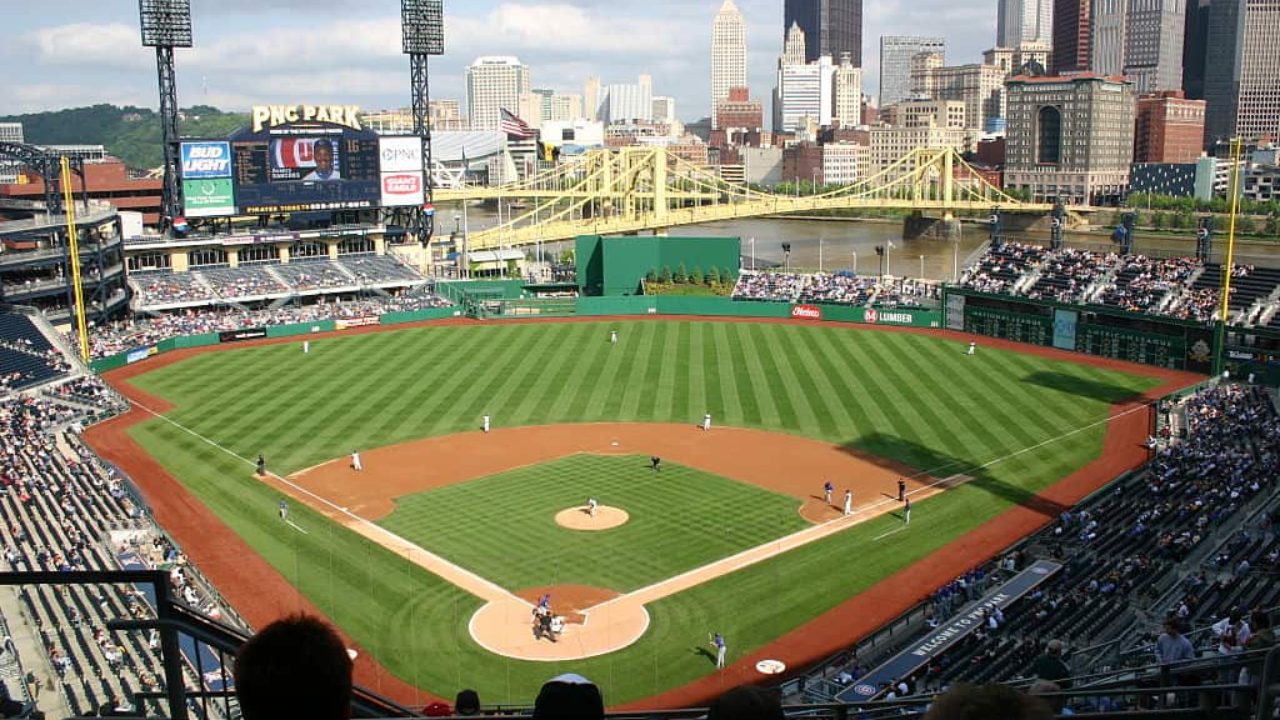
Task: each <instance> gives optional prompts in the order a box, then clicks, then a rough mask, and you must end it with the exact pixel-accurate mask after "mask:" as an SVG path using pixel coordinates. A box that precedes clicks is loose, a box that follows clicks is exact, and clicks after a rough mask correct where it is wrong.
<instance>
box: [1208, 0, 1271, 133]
mask: <svg viewBox="0 0 1280 720" xmlns="http://www.w3.org/2000/svg"><path fill="white" fill-rule="evenodd" d="M1209 38H1210V40H1211V42H1210V43H1209V45H1208V49H1207V51H1206V53H1205V55H1206V57H1205V71H1204V99H1205V100H1206V101H1207V103H1208V108H1207V111H1206V113H1205V124H1204V125H1205V127H1204V132H1205V139H1206V140H1207V141H1208V142H1209V143H1214V142H1217V141H1219V140H1226V139H1229V138H1231V137H1234V136H1237V135H1238V136H1240V137H1243V138H1244V139H1246V140H1256V139H1257V138H1259V137H1261V136H1262V135H1264V134H1269V135H1271V137H1273V138H1274V137H1277V136H1280V93H1278V92H1276V88H1277V87H1280V3H1278V2H1276V0H1213V2H1212V3H1211V4H1210V6H1209Z"/></svg>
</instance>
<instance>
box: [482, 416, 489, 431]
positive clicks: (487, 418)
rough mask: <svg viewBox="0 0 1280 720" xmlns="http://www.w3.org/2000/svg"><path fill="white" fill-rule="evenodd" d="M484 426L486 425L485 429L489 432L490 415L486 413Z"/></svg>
mask: <svg viewBox="0 0 1280 720" xmlns="http://www.w3.org/2000/svg"><path fill="white" fill-rule="evenodd" d="M483 427H484V431H485V432H489V416H488V415H485V416H484V426H483Z"/></svg>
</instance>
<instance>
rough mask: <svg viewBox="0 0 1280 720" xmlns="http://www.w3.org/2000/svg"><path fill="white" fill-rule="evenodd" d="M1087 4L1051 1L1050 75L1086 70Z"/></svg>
mask: <svg viewBox="0 0 1280 720" xmlns="http://www.w3.org/2000/svg"><path fill="white" fill-rule="evenodd" d="M1091 19H1092V3H1091V2H1090V0H1054V3H1053V55H1052V57H1051V58H1050V61H1049V67H1048V68H1046V69H1047V70H1048V71H1049V72H1050V73H1051V74H1053V75H1061V74H1063V73H1077V72H1085V71H1086V70H1088V69H1089V44H1090V35H1091V33H1090V29H1091V28H1090V21H1091Z"/></svg>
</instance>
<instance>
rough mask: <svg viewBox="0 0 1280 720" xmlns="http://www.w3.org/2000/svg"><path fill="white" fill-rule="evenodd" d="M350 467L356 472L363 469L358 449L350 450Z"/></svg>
mask: <svg viewBox="0 0 1280 720" xmlns="http://www.w3.org/2000/svg"><path fill="white" fill-rule="evenodd" d="M351 467H352V468H354V469H355V470H356V471H357V472H358V471H360V470H363V469H364V463H362V462H360V451H359V450H352V451H351Z"/></svg>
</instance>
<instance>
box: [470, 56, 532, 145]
mask: <svg viewBox="0 0 1280 720" xmlns="http://www.w3.org/2000/svg"><path fill="white" fill-rule="evenodd" d="M527 92H529V66H528V65H522V64H521V63H520V61H519V60H518V59H516V58H514V57H510V56H485V57H480V58H476V61H475V62H474V63H472V64H471V65H470V66H469V67H468V68H467V114H468V116H469V117H470V120H471V129H472V130H498V129H500V128H501V127H502V110H503V109H506V110H508V111H509V112H518V111H519V108H520V96H521V95H522V94H524V93H527Z"/></svg>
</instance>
